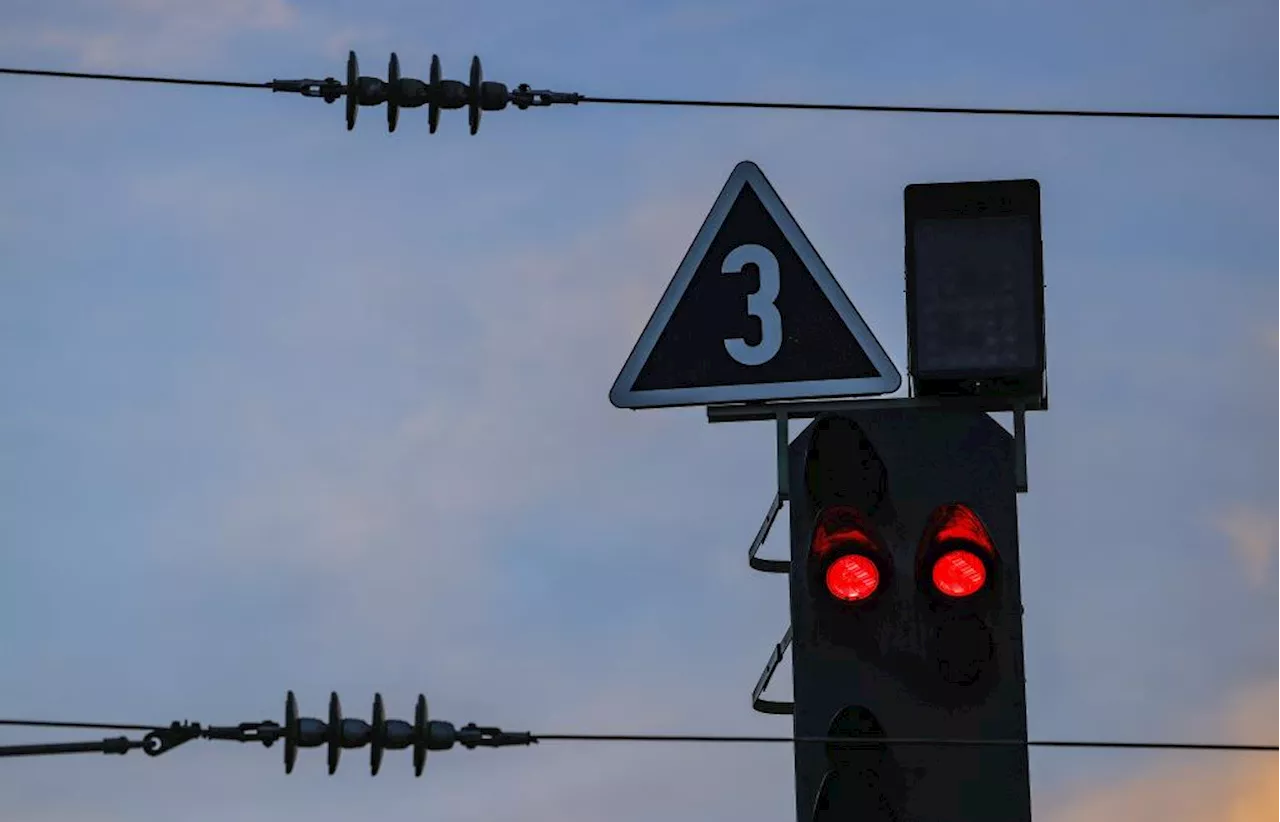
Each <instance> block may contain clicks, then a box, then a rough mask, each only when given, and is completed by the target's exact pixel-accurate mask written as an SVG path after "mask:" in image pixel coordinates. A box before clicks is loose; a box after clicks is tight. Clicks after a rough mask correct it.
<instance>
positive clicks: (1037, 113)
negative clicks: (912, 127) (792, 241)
mask: <svg viewBox="0 0 1280 822" xmlns="http://www.w3.org/2000/svg"><path fill="white" fill-rule="evenodd" d="M0 74H13V75H24V76H35V77H59V78H67V79H77V80H116V81H121V82H131V83H168V84H172V85H187V86H219V87H223V88H255V89H269V88H271V84H270V83H247V82H238V81H234V80H192V79H188V78H183V77H163V76H144V75H129V74H95V73H88V72H78V71H52V70H44V69H19V68H0ZM578 102H579V103H596V104H605V105H630V106H668V107H672V106H680V107H696V108H747V109H782V110H791V111H851V112H882V113H891V114H971V115H997V116H1022V117H1092V118H1113V119H1114V118H1130V119H1133V118H1138V119H1148V120H1277V119H1280V115H1276V114H1254V113H1232V112H1194V111H1101V110H1090V109H1044V108H984V107H974V106H897V105H870V104H855V103H793V102H782V101H762V100H692V99H662V98H648V97H596V96H591V95H586V96H580V97H578Z"/></svg>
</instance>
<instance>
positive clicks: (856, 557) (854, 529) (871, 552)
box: [810, 505, 884, 602]
mask: <svg viewBox="0 0 1280 822" xmlns="http://www.w3.org/2000/svg"><path fill="white" fill-rule="evenodd" d="M871 533H872V529H871V526H870V524H869V523H868V522H867V520H866V519H865V518H864V517H863V515H862V512H861V511H859V510H858V509H857V508H854V507H853V506H851V505H835V506H832V507H830V508H827V509H826V510H824V511H823V512H822V513H821V515H820V516H819V517H818V522H817V526H816V527H815V529H814V533H813V542H812V543H811V547H810V554H811V556H812V563H813V565H812V566H811V567H812V573H813V577H811V579H812V580H813V583H814V584H815V585H816V584H818V578H819V577H820V578H821V579H822V581H823V583H825V584H826V587H827V592H828V593H829V594H831V596H832V597H834V598H835V599H836V600H839V601H841V602H862V601H864V600H867V599H869V598H870V597H871V596H872V595H873V594H874V593H875V592H876V590H877V589H878V588H879V587H880V577H881V575H882V573H883V572H884V566H882V564H881V563H882V562H883V561H884V560H883V556H882V554H881V548H880V546H879V544H878V543H877V542H876V541H875V540H874V539H873V538H872V536H871Z"/></svg>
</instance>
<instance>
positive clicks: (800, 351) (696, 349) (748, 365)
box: [609, 162, 902, 408]
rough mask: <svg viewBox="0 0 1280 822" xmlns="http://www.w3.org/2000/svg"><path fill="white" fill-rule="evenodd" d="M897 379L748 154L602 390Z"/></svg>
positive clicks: (680, 400) (626, 400)
mask: <svg viewBox="0 0 1280 822" xmlns="http://www.w3.org/2000/svg"><path fill="white" fill-rule="evenodd" d="M901 384H902V377H901V376H900V375H899V373H898V370H897V369H896V368H895V367H894V365H893V363H892V362H891V361H890V360H889V357H888V355H886V354H885V352H884V349H883V348H882V347H881V345H880V343H879V342H878V341H877V340H876V338H875V335H873V334H872V333H871V330H870V329H869V328H867V325H866V323H865V322H863V320H862V317H861V316H860V315H859V314H858V311H857V309H856V308H854V307H853V304H852V303H851V302H849V298H848V297H847V296H845V293H844V291H843V290H842V289H841V288H840V286H839V284H838V283H836V281H835V278H834V277H833V276H832V274H831V272H830V270H828V269H827V266H826V264H825V263H823V262H822V259H821V258H820V257H819V256H818V254H817V252H816V251H815V250H814V248H813V246H812V245H811V244H810V243H809V240H808V238H807V237H805V235H804V232H803V231H801V230H800V226H799V225H797V224H796V221H795V218H793V217H792V216H791V214H790V212H788V211H787V208H786V206H784V205H783V204H782V201H781V199H779V197H778V195H777V192H775V191H774V190H773V187H772V186H771V185H769V182H768V180H766V179H765V177H764V174H763V173H761V171H760V169H759V168H758V167H756V165H755V164H754V163H749V162H744V163H739V164H738V166H737V167H736V168H735V169H734V170H733V174H731V175H730V177H729V181H728V183H726V184H725V187H724V190H723V191H721V192H720V197H719V198H718V199H717V200H716V203H715V206H713V207H712V209H711V213H710V214H709V215H708V216H707V220H706V222H705V223H703V226H702V229H701V230H700V231H699V232H698V236H697V237H696V238H695V239H694V241H693V245H692V246H691V247H690V249H689V252H688V253H687V254H686V255H685V258H684V261H683V262H682V263H681V264H680V268H679V270H678V271H677V272H676V275H675V277H674V278H673V279H672V281H671V284H670V285H669V286H667V291H666V293H665V294H664V295H663V297H662V300H661V302H659V303H658V307H657V309H656V310H655V311H654V313H653V316H652V317H651V318H650V319H649V324H648V325H647V326H646V327H645V330H644V332H643V333H642V334H641V335H640V340H639V342H637V343H636V346H635V349H634V350H633V351H632V352H631V356H630V358H628V360H627V363H626V365H624V366H623V368H622V372H621V373H620V374H619V375H618V379H617V380H616V381H615V382H614V385H613V389H612V390H611V391H610V392H609V400H610V402H612V403H613V404H614V405H615V406H617V407H619V408H654V407H663V406H676V405H705V404H713V403H722V402H749V401H755V400H782V399H800V398H812V397H835V396H855V395H869V394H887V393H891V392H893V391H896V390H897V389H898V387H899V386H900V385H901Z"/></svg>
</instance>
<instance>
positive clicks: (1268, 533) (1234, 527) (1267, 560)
mask: <svg viewBox="0 0 1280 822" xmlns="http://www.w3.org/2000/svg"><path fill="white" fill-rule="evenodd" d="M1214 525H1215V526H1216V527H1217V529H1218V531H1219V533H1221V534H1222V535H1223V536H1225V537H1226V538H1227V540H1228V545H1229V546H1230V548H1231V553H1232V555H1233V556H1235V558H1236V559H1237V560H1239V562H1240V567H1241V569H1242V571H1243V572H1244V574H1245V576H1246V578H1247V579H1248V582H1249V585H1250V587H1254V588H1257V587H1261V586H1263V585H1266V584H1268V583H1270V582H1274V581H1275V573H1274V571H1272V570H1271V567H1272V566H1271V563H1272V560H1273V559H1274V557H1275V556H1276V543H1277V538H1278V537H1277V530H1278V529H1277V524H1276V512H1275V510H1274V509H1272V510H1265V509H1263V508H1258V507H1251V506H1248V505H1233V506H1231V507H1230V508H1228V509H1227V510H1225V511H1223V512H1222V513H1221V514H1219V515H1218V516H1217V517H1216V518H1215V520H1214Z"/></svg>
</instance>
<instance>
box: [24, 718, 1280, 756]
mask: <svg viewBox="0 0 1280 822" xmlns="http://www.w3.org/2000/svg"><path fill="white" fill-rule="evenodd" d="M6 725H7V726H20V727H28V728H81V729H90V730H92V729H99V730H124V731H162V730H165V728H166V727H167V726H164V725H122V724H113V723H101V722H54V721H49V720H40V719H0V726H6ZM531 736H532V737H533V738H534V739H537V740H538V741H539V742H543V741H545V742H695V743H696V742H701V743H800V744H823V745H830V744H837V745H838V744H848V743H850V742H855V743H862V744H867V743H871V742H874V743H880V744H886V745H937V746H944V747H956V746H969V747H972V746H988V747H1006V746H1010V745H1023V746H1027V747H1041V748H1131V749H1132V748H1138V749H1148V750H1151V749H1156V750H1191V751H1275V750H1280V746H1277V745H1236V744H1227V743H1212V742H1204V743H1201V742H1091V741H1077V740H1039V739H1032V740H1020V739H929V738H916V737H883V738H876V737H845V736H728V735H716V734H540V733H534V734H531Z"/></svg>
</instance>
